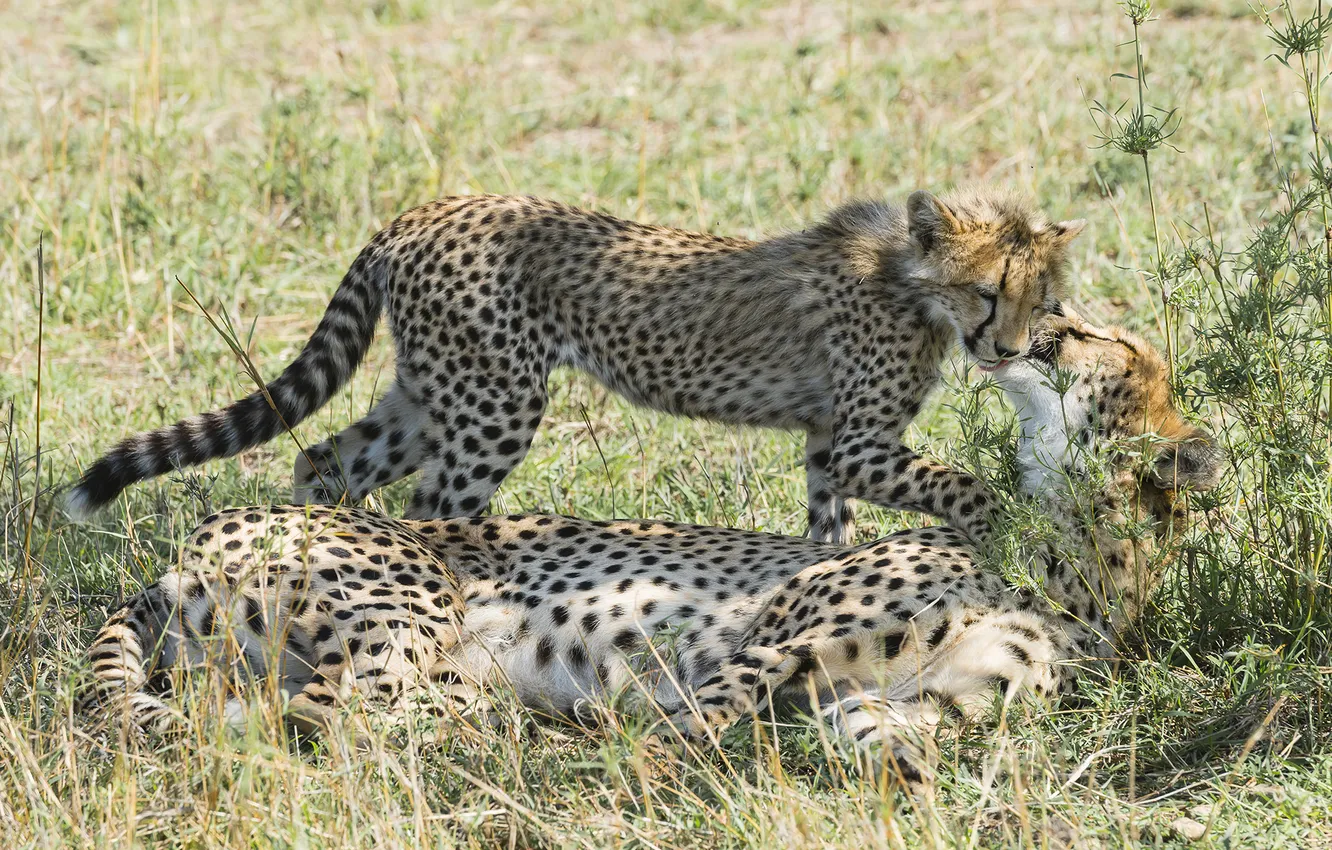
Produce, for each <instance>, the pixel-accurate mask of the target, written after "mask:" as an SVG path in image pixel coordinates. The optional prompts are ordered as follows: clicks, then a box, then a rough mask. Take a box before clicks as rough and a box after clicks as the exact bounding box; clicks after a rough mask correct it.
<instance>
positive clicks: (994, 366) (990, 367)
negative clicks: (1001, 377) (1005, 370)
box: [976, 360, 1008, 372]
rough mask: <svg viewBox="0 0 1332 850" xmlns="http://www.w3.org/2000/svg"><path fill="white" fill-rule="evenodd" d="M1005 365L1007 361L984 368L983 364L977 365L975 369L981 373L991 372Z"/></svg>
mask: <svg viewBox="0 0 1332 850" xmlns="http://www.w3.org/2000/svg"><path fill="white" fill-rule="evenodd" d="M1007 363H1008V361H1007V360H1000V361H999V362H998V363H996V364H994V365H993V366H986V365H985V364H984V363H977V364H976V368H977V369H979V370H981V371H982V372H993V371H995V370H996V369H998V368H1000V367H1001V366H1004V365H1006V364H1007Z"/></svg>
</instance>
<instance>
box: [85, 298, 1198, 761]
mask: <svg viewBox="0 0 1332 850" xmlns="http://www.w3.org/2000/svg"><path fill="white" fill-rule="evenodd" d="M1056 368H1057V369H1059V370H1061V371H1063V372H1066V373H1068V374H1070V375H1072V376H1073V378H1074V381H1073V384H1072V387H1071V389H1069V390H1068V392H1067V393H1066V394H1063V395H1060V394H1059V393H1058V392H1056V391H1055V390H1054V389H1053V388H1052V383H1053V381H1054V378H1053V373H1054V371H1055V369H1056ZM995 377H996V379H997V380H998V381H999V382H1000V384H1002V386H1003V388H1004V389H1005V391H1006V393H1007V394H1008V396H1009V397H1010V398H1011V399H1012V401H1013V403H1014V404H1015V405H1016V406H1017V409H1018V413H1019V417H1020V420H1021V447H1020V451H1019V458H1020V462H1021V463H1022V464H1023V466H1024V469H1025V472H1026V477H1025V479H1024V481H1025V486H1026V488H1027V489H1028V490H1029V491H1030V492H1029V494H1028V495H1029V496H1030V497H1031V498H1035V499H1040V500H1042V503H1043V504H1044V505H1045V507H1046V508H1047V509H1048V511H1049V512H1050V514H1051V516H1052V518H1053V519H1054V520H1055V522H1056V524H1057V525H1058V526H1059V527H1060V528H1061V529H1062V532H1063V533H1064V534H1065V535H1066V541H1065V542H1066V544H1067V545H1066V546H1063V547H1051V548H1048V549H1042V550H1041V551H1040V552H1037V553H1035V558H1034V561H1035V564H1036V569H1037V571H1038V573H1039V576H1038V577H1039V579H1040V580H1041V582H1042V584H1043V585H1044V587H1045V590H1046V592H1047V594H1048V599H1047V598H1045V597H1042V596H1038V595H1034V594H1032V593H1030V592H1028V591H1025V590H1021V589H1018V588H1015V587H1011V586H1009V585H1008V584H1007V583H1006V582H1005V581H1004V580H1003V579H1002V578H1001V577H999V576H997V575H995V574H993V573H990V572H985V571H982V570H981V569H980V568H979V567H978V565H977V563H976V561H975V560H974V557H973V555H972V551H971V549H970V548H969V546H968V544H967V541H966V539H965V538H964V537H963V535H962V534H960V533H959V532H957V531H955V530H953V529H949V528H924V529H917V530H913V531H904V532H901V533H898V534H894V535H892V536H891V537H887V538H884V539H883V540H879V541H877V542H874V543H869V544H866V545H862V546H858V547H855V548H843V547H838V546H835V545H832V544H827V543H819V542H815V541H811V540H807V539H803V538H794V537H780V536H776V535H771V534H760V533H755V532H747V531H738V530H728V529H717V528H699V527H695V526H686V525H674V524H669V523H663V522H651V521H642V520H630V521H616V522H587V521H582V520H577V519H569V518H565V517H554V516H508V517H484V518H472V519H449V520H435V521H412V520H402V521H395V520H391V519H387V518H385V517H382V516H378V515H376V514H372V513H369V512H367V511H363V510H359V509H356V508H350V507H316V506H307V507H271V508H241V509H237V510H229V511H225V512H223V513H221V514H218V515H216V516H214V517H211V518H209V519H208V520H206V521H205V522H204V524H203V525H202V526H200V527H199V529H197V530H196V531H195V532H194V533H193V534H192V535H191V536H190V538H189V541H188V544H187V546H186V548H185V550H184V554H183V556H182V559H181V563H180V565H179V566H178V567H177V568H176V569H175V570H173V571H171V572H170V573H168V574H167V575H166V576H165V577H164V578H162V579H161V580H160V581H159V582H157V583H156V584H154V585H153V586H151V587H149V588H148V589H147V590H145V591H144V592H142V593H141V594H139V595H138V596H136V597H135V598H133V599H131V600H130V602H129V603H128V605H126V606H125V607H124V608H123V609H121V610H120V611H119V612H117V613H116V614H115V615H113V617H112V618H111V621H110V622H109V623H108V624H107V625H106V626H105V627H104V628H103V629H102V631H101V633H100V634H99V635H98V637H97V639H96V641H95V643H94V644H93V646H92V648H91V649H90V651H89V655H90V658H91V664H92V670H93V677H94V681H93V684H92V685H91V686H90V687H89V689H88V690H87V691H86V693H85V695H84V697H83V706H84V708H85V710H86V709H89V708H91V707H92V706H94V705H102V706H104V707H105V709H109V716H111V717H116V716H122V717H125V718H126V719H128V720H130V721H132V722H133V723H136V724H139V725H142V726H150V727H165V726H168V725H170V723H171V722H172V719H173V717H175V714H174V709H173V708H172V707H171V706H170V705H169V704H168V702H167V701H166V700H165V699H164V698H163V697H162V696H161V695H160V694H159V693H155V692H154V689H153V687H152V686H151V685H150V683H154V682H159V683H160V682H169V681H171V678H172V677H171V675H169V674H170V673H171V672H172V671H173V670H176V669H179V668H185V667H198V666H205V667H210V668H212V669H220V670H224V671H230V676H228V677H227V678H226V681H227V682H228V687H234V688H239V687H240V684H241V683H243V682H244V681H245V680H247V679H248V680H253V679H254V678H257V677H265V678H266V679H267V680H268V681H269V682H270V683H274V682H275V683H276V686H277V687H279V688H280V689H281V691H282V692H283V693H284V694H285V696H286V698H287V699H288V700H289V702H288V704H287V705H288V711H289V714H290V716H291V717H292V718H293V719H294V720H296V721H297V722H298V723H301V724H307V725H309V726H312V727H315V728H324V727H327V726H328V724H330V723H332V722H334V715H335V713H336V712H337V711H338V710H339V709H340V708H341V707H342V706H344V705H346V704H347V703H348V702H349V701H351V700H353V698H355V697H357V696H359V697H362V698H364V699H366V700H369V701H370V702H371V703H374V704H380V705H382V706H383V707H384V708H385V709H386V710H387V713H388V716H389V717H393V716H395V715H397V716H401V715H402V714H403V713H405V712H406V711H407V710H408V708H409V705H410V704H411V703H413V702H416V701H424V702H428V703H430V702H431V701H432V700H433V702H432V703H431V704H432V705H433V707H434V709H435V710H437V711H446V712H447V711H450V710H452V709H451V706H453V707H456V709H457V710H459V711H465V710H468V709H472V710H484V708H485V706H486V702H485V696H484V695H485V693H486V691H487V690H488V689H489V688H491V687H493V686H497V685H501V686H508V687H511V688H512V689H513V690H514V691H515V693H516V695H517V696H518V698H519V699H521V700H522V701H523V703H525V704H527V705H530V706H532V707H534V708H537V709H540V710H544V711H555V712H561V713H577V711H578V709H579V707H580V705H584V704H589V703H590V704H602V705H604V704H605V703H606V702H608V701H610V700H611V699H612V698H614V697H615V695H617V694H631V695H637V696H638V697H640V699H639V700H638V702H637V703H636V704H637V706H638V707H639V708H640V709H647V710H650V711H653V712H660V713H661V715H663V716H667V717H670V718H671V719H672V722H673V724H674V725H675V727H676V728H677V729H682V730H683V731H684V732H686V733H688V734H691V735H711V734H714V733H716V732H718V731H720V730H721V729H723V728H725V727H726V726H727V725H729V724H730V723H732V722H733V721H735V720H736V719H738V718H740V717H741V716H743V715H745V714H747V713H750V712H753V711H755V710H758V709H761V708H762V707H763V706H764V702H765V700H766V699H767V695H769V694H775V695H776V696H777V697H778V698H779V699H780V700H781V701H783V702H788V701H792V700H796V699H798V698H800V697H802V696H804V695H806V694H807V693H808V692H809V688H810V687H811V685H812V686H813V688H814V689H815V690H816V692H817V694H818V704H817V705H816V706H814V707H813V708H815V709H817V710H822V711H824V712H825V713H826V715H827V717H828V718H829V720H830V721H831V723H832V725H833V726H834V727H835V728H836V729H838V730H841V731H842V732H844V733H845V734H846V735H848V736H850V737H851V738H852V739H854V740H855V741H857V742H860V743H869V742H873V741H889V742H891V744H892V746H894V747H896V748H898V749H897V752H898V753H899V754H900V755H901V756H902V758H904V759H907V760H910V759H911V758H913V757H914V756H915V755H916V751H914V750H912V749H911V748H910V747H909V745H908V743H907V742H909V741H910V740H911V739H912V737H913V736H914V735H915V734H917V733H926V734H928V733H930V732H931V731H932V730H933V729H934V728H935V726H936V724H938V722H939V721H940V717H941V714H942V713H943V712H945V711H947V710H952V709H956V710H957V711H960V712H961V713H962V714H963V715H966V716H969V717H970V716H976V715H978V714H981V713H982V712H984V711H985V710H986V709H987V708H988V707H989V706H991V705H992V704H993V696H994V694H995V692H996V690H997V691H1000V692H1002V694H1003V696H1004V698H1005V699H1013V698H1015V697H1017V696H1019V695H1021V694H1024V693H1035V694H1037V695H1042V696H1045V697H1049V698H1054V697H1057V696H1058V695H1059V694H1062V693H1066V692H1068V691H1070V690H1071V689H1072V688H1073V683H1074V679H1075V677H1076V676H1077V675H1078V673H1079V671H1080V670H1081V669H1082V668H1083V666H1084V665H1085V664H1086V663H1087V662H1093V661H1095V660H1097V659H1107V658H1111V657H1113V655H1114V649H1113V646H1114V644H1115V642H1116V639H1117V638H1118V637H1119V636H1120V635H1121V634H1122V633H1123V632H1124V631H1125V629H1126V627H1127V626H1128V625H1129V624H1130V623H1131V621H1132V620H1133V619H1134V618H1135V617H1137V616H1138V614H1139V613H1140V612H1141V611H1142V609H1143V607H1144V602H1145V600H1146V599H1147V595H1148V594H1149V593H1150V592H1151V590H1152V589H1153V587H1154V586H1155V585H1156V584H1157V582H1158V579H1159V574H1160V569H1161V567H1162V566H1163V564H1165V563H1166V562H1167V561H1168V551H1169V547H1168V545H1167V544H1168V542H1169V537H1170V535H1171V534H1172V533H1174V532H1175V531H1177V530H1178V529H1179V527H1180V525H1181V524H1182V522H1183V520H1184V518H1185V513H1184V504H1183V501H1182V499H1180V498H1177V491H1178V490H1179V489H1180V488H1183V487H1186V486H1187V487H1194V488H1207V487H1211V486H1212V485H1214V484H1215V483H1216V480H1217V477H1218V475H1219V471H1220V460H1221V458H1220V453H1219V452H1218V451H1217V450H1216V449H1215V448H1213V445H1214V441H1213V440H1212V438H1211V437H1210V436H1209V435H1208V434H1207V433H1205V432H1203V431H1201V430H1199V429H1197V428H1195V427H1193V426H1191V425H1189V424H1187V423H1186V422H1185V421H1184V420H1183V419H1182V418H1181V416H1180V415H1179V413H1178V412H1177V410H1176V409H1175V407H1174V406H1173V405H1172V403H1171V400H1170V387H1169V376H1168V373H1167V369H1166V366H1165V364H1164V363H1163V362H1162V360H1161V358H1160V356H1159V355H1158V354H1157V352H1156V351H1155V350H1154V349H1152V348H1151V347H1150V346H1149V345H1148V344H1147V343H1145V342H1143V341H1142V340H1141V339H1139V338H1137V337H1135V336H1133V335H1131V334H1128V333H1125V332H1123V331H1120V330H1115V329H1109V330H1102V329H1099V328H1095V327H1092V326H1089V325H1087V324H1085V323H1083V322H1082V321H1081V320H1079V319H1077V318H1075V317H1072V316H1069V317H1067V318H1052V319H1051V320H1050V329H1049V333H1048V335H1046V336H1045V337H1043V338H1042V340H1041V341H1039V342H1038V343H1037V344H1036V345H1035V346H1034V347H1033V348H1032V350H1031V353H1030V354H1029V355H1028V356H1027V358H1025V359H1022V360H1018V361H1014V362H1011V363H1009V364H1008V365H1007V366H1005V367H1004V368H1002V369H999V370H996V372H995ZM1149 436H1150V439H1149ZM1121 448H1130V449H1131V450H1129V451H1117V450H1116V449H1121ZM1097 452H1100V453H1101V454H1102V455H1103V456H1104V457H1105V459H1106V462H1107V463H1108V464H1109V465H1110V471H1109V474H1108V475H1107V476H1106V477H1105V478H1104V485H1103V487H1102V489H1101V490H1100V492H1099V493H1097V498H1096V499H1095V500H1093V502H1092V503H1088V501H1087V500H1086V499H1085V498H1083V497H1084V496H1085V493H1082V492H1075V491H1074V490H1073V489H1071V480H1073V479H1085V478H1086V477H1087V475H1086V474H1085V472H1084V470H1085V468H1086V467H1085V466H1084V464H1085V462H1086V460H1087V459H1088V458H1089V457H1090V456H1092V454H1093V453H1097ZM1089 511H1090V517H1089V514H1088V512H1089ZM1089 518H1090V519H1092V521H1091V522H1088V521H1087V520H1088V519H1089ZM1126 527H1127V528H1135V529H1147V530H1144V531H1143V532H1142V533H1141V534H1140V536H1138V537H1136V538H1135V539H1125V535H1124V534H1123V532H1122V530H1123V529H1124V528H1126ZM1065 551H1066V552H1070V553H1072V555H1071V556H1068V557H1066V556H1065V555H1064V554H1062V553H1063V552H1065ZM164 673H166V674H168V675H163V674H164ZM235 692H237V693H238V692H239V691H235ZM251 699H252V698H251ZM621 702H622V703H623V704H629V705H633V704H634V702H633V701H632V700H621ZM244 704H246V701H245V699H244V698H240V697H238V698H235V699H233V700H232V702H231V703H230V704H229V710H230V711H234V712H237V713H238V714H239V712H240V710H241V708H242V707H243V705H244ZM100 713H101V714H102V715H103V716H108V713H107V711H106V710H103V711H102V712H100Z"/></svg>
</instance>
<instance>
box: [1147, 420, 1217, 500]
mask: <svg viewBox="0 0 1332 850" xmlns="http://www.w3.org/2000/svg"><path fill="white" fill-rule="evenodd" d="M1224 461H1225V452H1223V451H1222V450H1221V449H1220V447H1218V446H1217V444H1216V438H1215V437H1213V436H1212V435H1211V434H1209V433H1208V432H1206V431H1204V430H1203V429H1201V428H1191V429H1190V430H1189V433H1187V434H1186V435H1185V436H1184V437H1183V438H1182V439H1180V440H1178V441H1177V442H1173V443H1169V444H1167V445H1164V446H1161V447H1160V449H1159V451H1158V453H1157V458H1156V462H1155V463H1153V464H1152V478H1153V479H1154V480H1155V481H1156V483H1157V485H1158V486H1160V487H1164V488H1165V489H1167V490H1179V489H1182V488H1184V487H1189V488H1191V489H1194V490H1210V489H1212V488H1213V487H1215V486H1216V485H1217V482H1219V481H1220V480H1221V465H1222V463H1223V462H1224Z"/></svg>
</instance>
